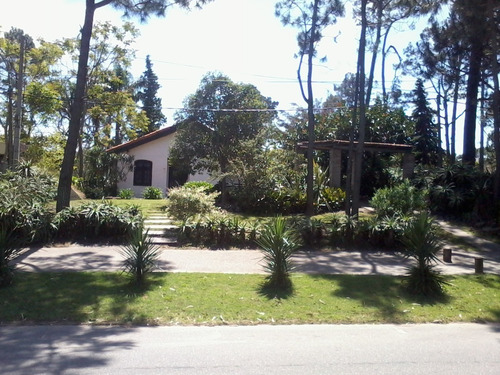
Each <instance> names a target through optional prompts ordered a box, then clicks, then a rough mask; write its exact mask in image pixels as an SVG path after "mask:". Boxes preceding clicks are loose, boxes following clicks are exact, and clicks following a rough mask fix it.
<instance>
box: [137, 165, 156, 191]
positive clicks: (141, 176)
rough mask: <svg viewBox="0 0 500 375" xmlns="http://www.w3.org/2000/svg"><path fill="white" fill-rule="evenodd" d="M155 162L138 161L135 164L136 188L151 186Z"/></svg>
mask: <svg viewBox="0 0 500 375" xmlns="http://www.w3.org/2000/svg"><path fill="white" fill-rule="evenodd" d="M152 176H153V162H151V161H149V160H136V161H135V162H134V186H151V178H152Z"/></svg>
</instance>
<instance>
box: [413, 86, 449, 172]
mask: <svg viewBox="0 0 500 375" xmlns="http://www.w3.org/2000/svg"><path fill="white" fill-rule="evenodd" d="M413 94H414V104H415V109H414V110H413V113H412V116H413V120H414V121H415V136H414V138H413V145H414V149H415V159H416V160H415V161H416V162H417V163H418V164H425V165H437V164H438V163H439V159H440V154H441V151H442V150H441V146H440V144H439V130H438V129H436V125H435V124H434V122H433V121H432V118H433V111H432V109H431V108H429V102H428V101H427V93H426V92H425V88H424V83H423V82H422V80H421V79H418V80H417V82H416V84H415V90H414V91H413Z"/></svg>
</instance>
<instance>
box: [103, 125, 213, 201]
mask: <svg viewBox="0 0 500 375" xmlns="http://www.w3.org/2000/svg"><path fill="white" fill-rule="evenodd" d="M176 131H177V126H176V125H174V126H170V127H167V128H163V129H160V130H156V131H154V132H151V133H148V134H146V135H144V136H142V137H139V138H137V139H134V140H132V141H129V142H127V143H123V144H121V145H118V146H114V147H111V148H110V149H108V152H115V153H127V154H128V155H130V156H132V157H133V170H131V171H129V172H128V173H127V174H126V176H125V178H124V180H123V181H119V182H118V190H121V189H131V190H132V191H133V192H134V195H135V196H136V197H141V196H142V192H143V190H144V189H145V188H146V187H148V186H154V187H157V188H160V189H161V190H162V191H163V192H164V193H166V192H167V191H168V189H169V188H171V187H175V186H179V185H182V184H184V183H185V182H187V181H210V180H211V178H210V176H209V175H208V174H207V173H205V174H203V173H200V174H194V175H189V176H188V175H185V174H184V175H183V174H182V173H180V172H179V171H177V170H176V169H175V168H173V167H172V166H170V165H169V163H168V158H169V155H170V149H171V147H172V145H173V143H174V140H175V136H176Z"/></svg>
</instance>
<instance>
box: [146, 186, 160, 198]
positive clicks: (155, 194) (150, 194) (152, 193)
mask: <svg viewBox="0 0 500 375" xmlns="http://www.w3.org/2000/svg"><path fill="white" fill-rule="evenodd" d="M142 197H143V198H144V199H162V198H163V193H162V191H161V189H160V188H157V187H154V186H148V187H147V188H145V189H144V190H143V192H142Z"/></svg>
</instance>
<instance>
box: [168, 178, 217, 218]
mask: <svg viewBox="0 0 500 375" xmlns="http://www.w3.org/2000/svg"><path fill="white" fill-rule="evenodd" d="M218 195H219V194H218V193H216V192H213V193H210V192H209V191H207V190H206V188H205V187H204V186H201V187H191V186H188V187H178V188H173V189H170V190H169V193H168V199H167V203H166V209H167V212H168V213H169V215H170V216H172V217H173V218H174V219H176V220H180V221H183V222H185V221H186V220H187V219H189V218H192V217H194V216H197V215H207V214H209V213H211V212H213V211H215V198H216V197H217V196H218Z"/></svg>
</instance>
